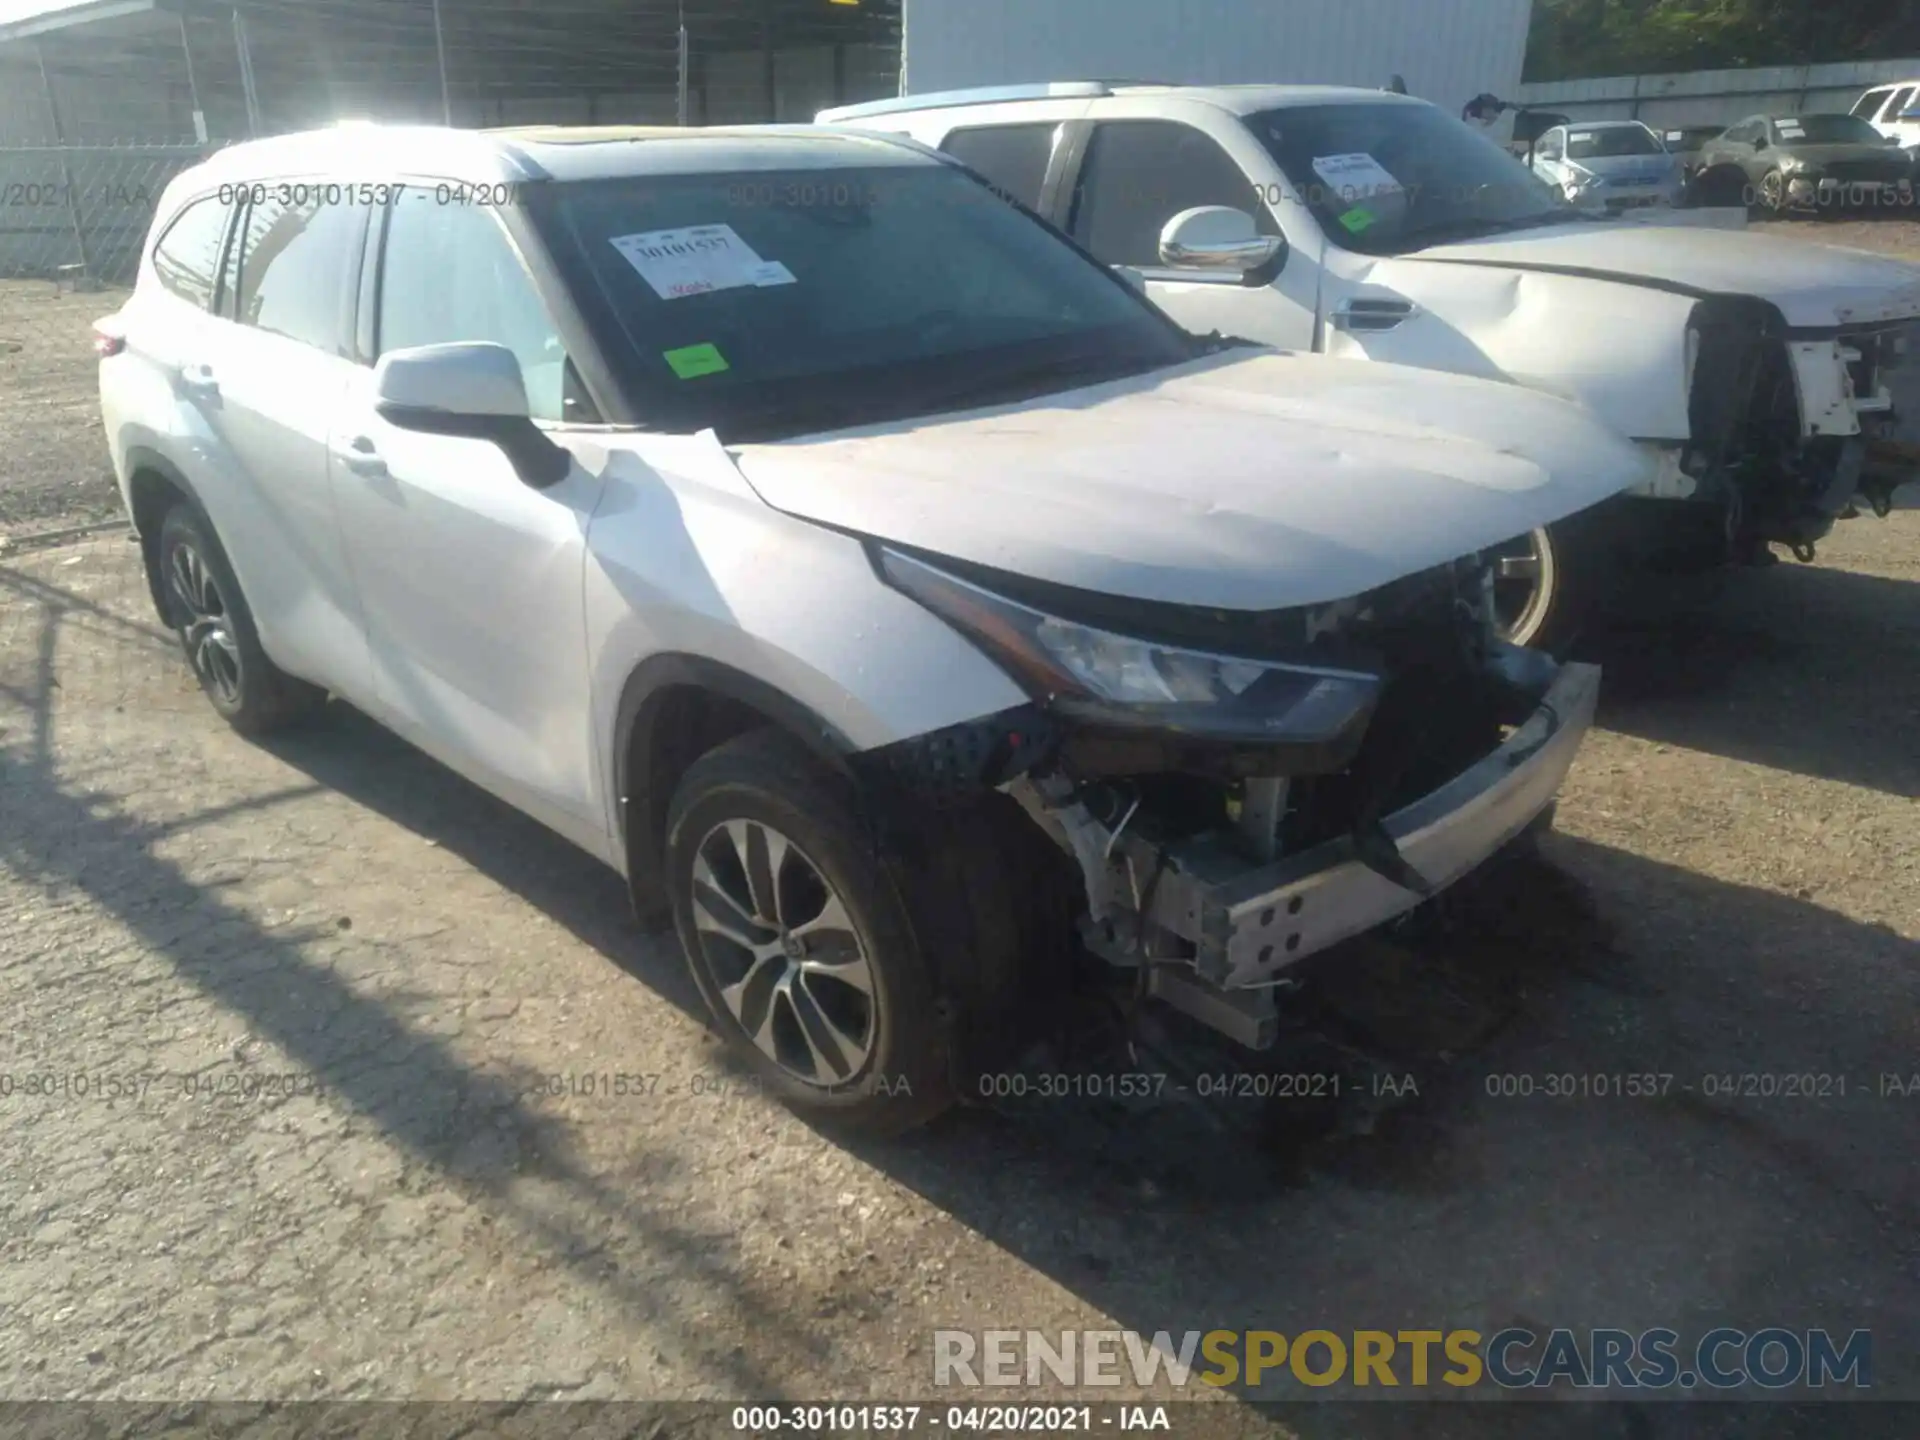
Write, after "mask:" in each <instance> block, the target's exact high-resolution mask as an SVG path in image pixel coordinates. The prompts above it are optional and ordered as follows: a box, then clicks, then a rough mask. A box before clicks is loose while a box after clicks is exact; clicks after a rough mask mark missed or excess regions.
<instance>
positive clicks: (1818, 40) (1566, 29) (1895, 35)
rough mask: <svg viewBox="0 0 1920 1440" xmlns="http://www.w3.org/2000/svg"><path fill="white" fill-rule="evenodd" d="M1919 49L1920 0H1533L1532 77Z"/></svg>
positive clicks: (1884, 55)
mask: <svg viewBox="0 0 1920 1440" xmlns="http://www.w3.org/2000/svg"><path fill="white" fill-rule="evenodd" d="M1907 56H1920V0H1820V3H1819V4H1815V3H1813V0H1535V4H1534V13H1533V32H1532V35H1531V38H1530V41H1529V43H1528V46H1527V78H1528V79H1529V80H1564V79H1574V78H1578V77H1581V76H1588V75H1640V74H1659V73H1665V72H1671V71H1676V70H1731V69H1739V68H1744V67H1747V66H1755V65H1812V64H1819V63H1821V62H1823V61H1832V60H1891V59H1898V58H1903V57H1907Z"/></svg>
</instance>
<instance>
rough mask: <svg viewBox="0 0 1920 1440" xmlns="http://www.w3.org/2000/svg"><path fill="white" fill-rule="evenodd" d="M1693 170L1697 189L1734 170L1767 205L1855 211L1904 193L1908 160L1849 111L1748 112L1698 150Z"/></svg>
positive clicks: (1754, 199)
mask: <svg viewBox="0 0 1920 1440" xmlns="http://www.w3.org/2000/svg"><path fill="white" fill-rule="evenodd" d="M1699 173H1700V176H1701V179H1700V184H1701V186H1702V188H1713V186H1714V177H1715V175H1716V174H1718V175H1721V176H1725V177H1727V178H1729V179H1731V178H1732V177H1733V176H1734V175H1736V174H1737V175H1738V176H1739V177H1740V179H1741V182H1742V184H1743V185H1744V187H1745V189H1746V193H1747V196H1748V203H1749V204H1755V205H1760V206H1762V207H1764V208H1765V209H1768V210H1773V211H1780V212H1785V211H1790V210H1814V209H1860V208H1867V207H1891V206H1894V205H1898V204H1900V203H1901V202H1902V199H1903V197H1907V196H1910V195H1911V185H1912V181H1913V162H1912V160H1911V158H1910V157H1909V156H1908V155H1907V154H1906V153H1905V152H1904V151H1903V150H1901V149H1900V147H1899V144H1898V142H1897V141H1895V140H1893V139H1891V138H1890V137H1888V136H1886V135H1883V134H1881V133H1880V132H1879V131H1878V130H1876V129H1874V127H1873V126H1871V125H1869V124H1868V123H1867V122H1866V121H1865V120H1862V119H1861V118H1860V117H1859V116H1857V115H1750V116H1748V117H1747V118H1746V119H1745V120H1742V121H1741V122H1740V123H1739V124H1737V125H1730V126H1728V127H1727V130H1726V132H1725V133H1724V134H1722V135H1721V136H1720V138H1719V139H1717V140H1712V141H1709V142H1708V143H1707V144H1706V145H1705V146H1703V147H1702V149H1701V152H1700V172H1699Z"/></svg>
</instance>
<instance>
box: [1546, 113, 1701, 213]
mask: <svg viewBox="0 0 1920 1440" xmlns="http://www.w3.org/2000/svg"><path fill="white" fill-rule="evenodd" d="M1533 170H1534V173H1535V174H1536V175H1538V176H1539V177H1540V178H1541V179H1542V180H1545V181H1546V182H1547V183H1548V184H1549V185H1551V186H1553V187H1554V188H1555V189H1557V190H1558V191H1559V192H1560V193H1561V194H1562V195H1565V196H1566V197H1567V199H1568V200H1570V201H1572V202H1573V203H1574V204H1576V205H1590V206H1594V207H1597V208H1600V209H1605V210H1615V211H1617V210H1628V209H1634V208H1638V207H1640V206H1646V205H1677V204H1678V203H1679V202H1680V197H1681V193H1682V191H1683V190H1684V189H1685V186H1686V176H1685V174H1684V173H1683V170H1682V167H1681V163H1680V160H1679V157H1677V156H1675V155H1672V154H1670V153H1668V150H1667V147H1666V146H1665V145H1663V144H1662V143H1661V141H1660V137H1659V136H1658V135H1656V134H1654V132H1653V131H1652V130H1650V129H1648V128H1647V127H1646V126H1645V125H1642V124H1641V123H1640V122H1639V121H1638V120H1593V121H1582V122H1579V123H1576V124H1569V125H1558V126H1555V127H1554V128H1553V129H1551V130H1549V131H1547V133H1546V134H1544V135H1542V136H1541V137H1540V139H1539V142H1538V143H1537V144H1536V145H1535V146H1534V147H1533Z"/></svg>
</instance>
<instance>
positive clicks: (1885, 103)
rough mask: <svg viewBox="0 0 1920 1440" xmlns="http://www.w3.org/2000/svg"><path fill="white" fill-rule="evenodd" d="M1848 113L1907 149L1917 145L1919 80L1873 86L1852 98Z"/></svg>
mask: <svg viewBox="0 0 1920 1440" xmlns="http://www.w3.org/2000/svg"><path fill="white" fill-rule="evenodd" d="M1851 113H1852V114H1854V115H1857V116H1859V117H1860V118H1861V119H1862V120H1864V121H1866V122H1867V123H1868V124H1869V125H1871V126H1873V128H1874V129H1876V130H1878V131H1879V132H1880V133H1881V134H1882V135H1887V136H1890V137H1892V138H1893V139H1895V140H1898V141H1899V142H1900V144H1901V145H1902V146H1903V147H1905V148H1906V149H1908V150H1912V149H1913V148H1914V147H1915V146H1920V80H1902V81H1900V82H1898V83H1897V84H1893V85H1878V86H1875V87H1874V88H1873V89H1871V90H1869V91H1867V93H1866V94H1864V95H1862V96H1861V97H1860V98H1859V99H1858V100H1856V101H1854V102H1853V110H1852V112H1851Z"/></svg>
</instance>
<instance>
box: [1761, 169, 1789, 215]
mask: <svg viewBox="0 0 1920 1440" xmlns="http://www.w3.org/2000/svg"><path fill="white" fill-rule="evenodd" d="M1760 206H1761V208H1762V209H1764V210H1766V211H1767V212H1768V213H1769V214H1772V215H1783V214H1785V213H1786V209H1787V177H1786V176H1784V175H1782V174H1781V173H1780V172H1779V171H1778V170H1769V171H1767V173H1766V174H1765V175H1762V176H1761V177H1760Z"/></svg>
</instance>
